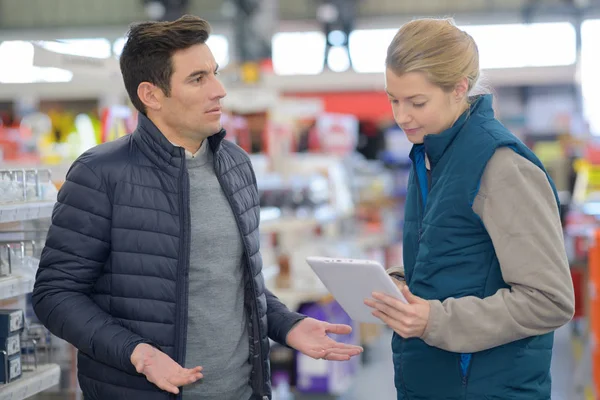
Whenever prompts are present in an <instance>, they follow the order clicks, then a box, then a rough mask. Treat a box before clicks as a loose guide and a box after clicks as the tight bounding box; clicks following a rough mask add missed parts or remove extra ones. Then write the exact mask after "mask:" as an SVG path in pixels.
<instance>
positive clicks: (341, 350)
mask: <svg viewBox="0 0 600 400" xmlns="http://www.w3.org/2000/svg"><path fill="white" fill-rule="evenodd" d="M326 353H327V354H334V353H335V354H347V355H349V356H356V355H358V354H360V353H362V349H361V348H360V347H357V346H348V347H334V348H332V349H329V350H328V351H327V352H326Z"/></svg>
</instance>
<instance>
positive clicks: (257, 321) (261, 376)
mask: <svg viewBox="0 0 600 400" xmlns="http://www.w3.org/2000/svg"><path fill="white" fill-rule="evenodd" d="M217 158H218V153H215V157H214V160H213V167H214V168H215V174H216V175H217V180H218V181H219V186H221V188H223V181H222V179H221V174H220V173H218V172H217ZM225 197H226V198H227V202H228V203H229V207H231V211H233V215H234V219H235V223H236V225H237V227H238V232H239V234H240V236H242V243H244V255H245V258H246V272H247V273H248V278H249V280H250V286H251V287H252V296H251V297H252V299H253V301H254V307H252V314H253V315H252V316H253V319H254V323H252V324H251V325H252V331H253V335H252V338H253V341H256V343H257V346H256V347H257V349H256V351H257V352H258V354H259V357H260V358H259V360H260V366H259V368H258V371H256V373H257V376H258V382H259V383H260V387H259V390H260V392H259V393H258V394H259V396H262V397H263V398H264V397H267V396H266V394H265V388H264V386H265V378H264V371H263V360H262V357H263V352H262V342H261V337H260V328H259V326H258V325H259V324H260V318H259V317H258V301H257V300H256V284H255V283H254V277H253V276H252V261H251V260H250V254H249V253H248V246H247V245H246V241H245V240H244V236H243V235H242V229H241V224H240V216H239V215H238V213H236V212H235V210H234V209H233V204H231V198H230V196H229V195H227V194H225ZM244 297H245V296H244ZM254 355H255V354H253V356H254Z"/></svg>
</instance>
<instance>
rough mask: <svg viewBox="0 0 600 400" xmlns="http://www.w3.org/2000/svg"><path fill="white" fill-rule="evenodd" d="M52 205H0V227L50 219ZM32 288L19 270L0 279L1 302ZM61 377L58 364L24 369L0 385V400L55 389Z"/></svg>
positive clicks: (13, 398) (41, 202) (18, 398)
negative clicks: (15, 376)
mask: <svg viewBox="0 0 600 400" xmlns="http://www.w3.org/2000/svg"><path fill="white" fill-rule="evenodd" d="M54 204H55V202H54V201H30V202H23V203H14V204H5V205H1V206H0V225H1V224H13V223H18V222H23V221H31V220H35V219H42V218H49V217H51V216H52V210H53V208H54ZM9 236H11V235H9ZM12 236H14V235H12ZM33 284H34V280H33V279H32V278H29V277H28V278H26V277H23V276H20V275H19V271H18V269H17V270H15V269H13V271H12V274H11V275H9V276H3V277H0V301H3V300H9V299H13V298H17V297H21V296H25V295H27V294H28V293H31V291H32V290H33ZM60 375H61V370H60V366H59V365H58V364H41V365H38V366H37V367H36V368H35V369H34V370H28V369H27V368H25V367H24V370H23V374H22V376H21V377H19V378H18V379H16V380H15V381H13V382H11V383H8V384H0V400H22V399H27V398H30V397H31V396H34V395H36V394H38V393H41V392H43V391H45V390H47V389H50V388H52V387H54V386H56V385H58V384H59V382H60Z"/></svg>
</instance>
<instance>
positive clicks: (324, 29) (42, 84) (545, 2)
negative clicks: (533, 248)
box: [0, 0, 600, 400]
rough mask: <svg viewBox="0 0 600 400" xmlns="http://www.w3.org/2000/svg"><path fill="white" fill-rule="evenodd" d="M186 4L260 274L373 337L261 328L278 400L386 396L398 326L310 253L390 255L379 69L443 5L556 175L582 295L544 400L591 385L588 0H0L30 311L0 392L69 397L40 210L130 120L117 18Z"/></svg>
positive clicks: (390, 181) (22, 272)
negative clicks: (356, 298)
mask: <svg viewBox="0 0 600 400" xmlns="http://www.w3.org/2000/svg"><path fill="white" fill-rule="evenodd" d="M185 13H190V14H195V15H198V16H201V17H202V18H204V19H206V20H208V21H209V22H210V23H211V25H212V27H213V34H212V36H211V37H210V39H209V41H208V45H209V47H210V48H211V50H212V51H213V53H214V55H215V58H216V59H217V62H218V63H219V65H220V67H221V76H220V77H221V79H222V81H223V83H224V84H225V86H226V89H227V91H228V96H227V97H226V98H225V100H224V107H225V110H226V113H225V114H224V115H223V125H224V127H225V128H226V129H227V139H228V140H231V141H234V142H236V143H237V144H238V145H240V146H241V147H242V148H244V149H245V150H246V151H248V152H249V153H251V156H252V161H253V164H254V167H255V169H256V173H257V178H258V185H259V190H260V196H261V200H260V201H261V220H262V222H261V235H262V254H263V257H264V264H265V270H264V275H265V279H266V281H267V286H268V287H269V288H270V289H271V290H272V291H273V292H274V293H275V294H276V295H277V296H279V297H280V299H281V300H282V301H283V302H285V303H286V304H287V305H288V307H289V308H291V309H294V310H299V311H301V312H303V313H305V314H307V315H310V316H313V317H316V318H320V319H324V320H327V321H330V322H340V323H349V324H352V325H353V326H354V328H355V330H354V333H353V335H351V336H350V337H349V338H345V339H344V340H347V341H350V342H352V343H359V344H362V345H363V346H364V347H365V349H366V351H365V353H364V355H363V356H362V357H361V358H360V359H355V360H352V361H350V362H345V363H329V362H327V361H315V360H312V359H308V358H306V357H304V356H299V355H297V354H294V353H293V352H291V351H290V350H288V349H285V348H282V347H279V346H277V345H275V344H274V346H273V351H272V355H271V361H272V370H273V387H274V392H275V394H274V399H275V400H284V399H285V400H287V399H296V400H300V399H346V400H365V399H378V400H379V399H382V400H386V399H390V400H391V399H395V390H394V385H393V369H392V362H391V347H390V338H391V332H390V331H389V330H388V329H386V328H384V327H382V326H378V325H367V324H357V323H354V322H353V321H351V320H350V319H349V318H348V316H347V315H346V314H345V312H344V311H343V310H342V309H341V308H340V306H339V305H338V304H337V303H336V302H335V301H334V300H333V299H332V298H331V297H330V296H329V295H328V293H327V290H326V289H325V288H324V287H323V285H322V284H320V282H319V281H318V280H317V279H316V277H315V275H314V274H313V273H312V271H311V269H310V268H309V267H308V266H307V264H306V262H305V258H306V257H307V256H310V255H322V256H332V257H354V258H366V259H374V260H378V261H380V262H381V263H382V264H383V265H384V266H386V267H391V266H394V265H401V264H402V245H401V237H402V225H403V224H402V217H403V204H404V196H405V193H406V182H407V177H408V168H409V167H410V161H409V159H408V152H409V150H410V143H409V142H408V141H407V140H406V139H405V137H404V134H403V133H402V131H401V130H399V129H398V128H397V126H396V125H395V123H394V121H393V118H392V113H391V107H390V104H389V102H388V100H387V97H386V95H385V92H384V90H383V89H384V78H383V71H384V59H385V52H386V49H387V46H388V45H389V43H390V41H391V39H392V37H393V36H394V34H395V32H396V31H397V30H398V29H399V28H400V26H402V24H403V23H405V22H407V21H409V20H411V19H413V18H416V17H454V19H455V21H456V23H457V24H458V25H459V26H460V27H461V28H462V29H464V30H465V31H467V32H468V33H469V34H471V35H472V36H473V38H474V39H475V41H476V42H477V44H478V46H479V51H480V56H481V67H482V69H483V80H482V83H483V84H484V87H486V88H487V89H488V90H490V91H491V92H493V93H494V94H495V108H496V112H497V116H498V118H499V119H500V120H501V121H502V122H503V123H504V124H505V125H506V126H507V127H508V128H509V129H511V130H512V132H513V133H514V134H515V135H516V136H518V137H519V138H521V139H522V140H523V141H524V142H525V143H526V144H527V145H528V146H530V147H531V148H532V149H533V151H534V152H535V153H536V154H537V155H538V156H539V157H540V159H541V160H542V161H543V162H544V164H545V165H546V167H547V168H548V170H549V171H550V173H551V175H552V178H553V180H554V182H555V183H556V185H557V187H558V189H559V191H560V195H561V200H562V210H561V211H562V219H563V224H564V229H565V240H566V243H567V250H568V254H569V259H570V263H571V270H572V277H573V282H574V285H575V288H576V297H577V298H576V300H577V310H576V316H575V319H574V320H573V322H572V323H571V324H569V325H568V326H566V327H564V328H562V329H560V330H559V331H558V332H557V333H556V338H555V351H554V358H553V365H552V370H553V380H554V386H553V399H567V400H571V399H594V398H597V397H596V393H600V391H599V389H600V353H599V350H598V349H597V348H596V346H595V345H594V344H595V343H597V341H598V337H597V335H598V334H599V333H600V304H599V303H598V302H599V301H600V298H598V296H597V292H598V284H599V283H600V246H598V244H599V243H600V235H598V234H597V229H598V220H597V216H598V215H600V196H599V195H598V193H599V192H598V190H599V189H600V169H598V165H599V164H600V147H599V144H598V141H597V138H598V137H599V135H600V73H599V71H600V51H599V49H600V1H599V0H452V1H450V0H422V1H419V2H414V1H403V0H369V1H366V0H227V1H223V0H101V1H100V0H96V1H94V0H0V327H2V322H3V321H6V320H7V318H9V317H8V316H9V315H12V316H13V317H12V318H16V317H14V316H15V312H16V313H17V314H16V315H17V317H18V316H19V315H21V316H23V317H24V318H23V319H22V321H20V325H18V326H16V327H15V329H14V330H12V331H0V371H1V372H0V400H7V399H10V400H15V399H25V398H36V399H80V398H81V393H80V392H79V390H78V386H77V377H76V372H77V366H76V350H75V349H73V348H72V347H71V346H70V345H68V344H66V343H64V342H62V341H61V340H58V339H57V338H55V337H53V336H52V335H50V334H49V333H48V332H47V331H46V330H45V329H44V328H43V327H41V326H40V325H39V323H38V321H37V320H36V318H35V315H34V314H33V312H32V310H31V304H30V297H29V296H30V294H29V293H30V292H31V288H32V284H33V278H34V276H35V271H36V269H37V263H38V260H39V255H40V251H41V248H42V247H43V243H44V238H45V235H46V232H47V229H48V225H49V217H50V215H51V212H52V207H53V204H54V202H55V200H56V192H57V189H59V188H60V186H61V184H62V182H63V180H64V178H65V174H66V171H67V169H68V167H69V165H70V164H71V163H72V162H73V160H74V159H75V158H76V157H77V156H79V155H80V154H81V153H82V152H84V151H86V150H87V149H89V148H90V147H92V146H95V145H97V144H99V143H103V142H107V141H110V140H114V139H116V138H118V137H121V136H123V135H126V134H128V133H130V132H131V131H132V130H133V129H134V128H135V126H136V120H137V115H136V113H135V112H134V109H133V107H132V106H131V104H130V103H129V101H128V99H127V96H126V92H125V89H124V87H123V84H122V79H121V75H120V71H119V68H118V59H119V54H120V52H121V50H122V48H123V44H124V34H125V33H126V31H127V27H128V25H129V24H131V23H133V22H137V21H143V20H150V19H151V20H171V19H176V18H178V17H179V16H181V15H183V14H185ZM6 310H10V312H7V311H6ZM19 313H21V314H19ZM6 382H9V383H8V384H6ZM32 396H33V397H32Z"/></svg>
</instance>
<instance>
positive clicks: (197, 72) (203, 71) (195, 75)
mask: <svg viewBox="0 0 600 400" xmlns="http://www.w3.org/2000/svg"><path fill="white" fill-rule="evenodd" d="M218 70H219V64H217V66H216V67H215V70H214V71H212V72H215V73H216V72H217V71H218ZM210 73H211V71H209V70H206V69H200V70H198V71H194V72H192V73H191V74H189V75H188V79H190V78H195V77H198V76H203V75H208V74H210Z"/></svg>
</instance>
